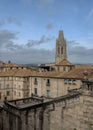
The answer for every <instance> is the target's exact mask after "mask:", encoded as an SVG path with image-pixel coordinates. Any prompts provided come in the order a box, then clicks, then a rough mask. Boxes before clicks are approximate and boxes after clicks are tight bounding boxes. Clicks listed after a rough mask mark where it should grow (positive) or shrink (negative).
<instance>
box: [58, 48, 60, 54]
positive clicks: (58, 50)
mask: <svg viewBox="0 0 93 130" xmlns="http://www.w3.org/2000/svg"><path fill="white" fill-rule="evenodd" d="M58 54H60V47H59V46H58Z"/></svg>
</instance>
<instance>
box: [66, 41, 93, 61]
mask: <svg viewBox="0 0 93 130" xmlns="http://www.w3.org/2000/svg"><path fill="white" fill-rule="evenodd" d="M67 54H68V58H69V59H70V61H72V62H73V63H93V61H92V60H91V59H92V56H93V48H91V49H88V48H86V47H84V46H81V45H80V43H78V42H75V41H73V42H71V44H70V45H69V46H68V53H67Z"/></svg>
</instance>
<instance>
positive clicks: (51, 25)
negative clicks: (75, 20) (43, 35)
mask: <svg viewBox="0 0 93 130" xmlns="http://www.w3.org/2000/svg"><path fill="white" fill-rule="evenodd" d="M53 27H54V26H53V24H52V23H49V24H47V25H46V29H47V30H51V29H53Z"/></svg>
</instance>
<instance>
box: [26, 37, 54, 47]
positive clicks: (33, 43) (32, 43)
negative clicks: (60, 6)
mask: <svg viewBox="0 0 93 130" xmlns="http://www.w3.org/2000/svg"><path fill="white" fill-rule="evenodd" d="M53 38H54V37H46V36H45V35H43V36H42V37H41V38H40V40H28V43H27V44H26V46H27V47H32V46H38V45H41V44H45V43H48V42H49V41H51V40H53Z"/></svg>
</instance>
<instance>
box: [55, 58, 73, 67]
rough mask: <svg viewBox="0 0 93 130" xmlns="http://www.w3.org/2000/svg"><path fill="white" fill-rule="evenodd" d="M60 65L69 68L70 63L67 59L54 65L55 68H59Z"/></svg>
mask: <svg viewBox="0 0 93 130" xmlns="http://www.w3.org/2000/svg"><path fill="white" fill-rule="evenodd" d="M61 65H63V66H65V65H66V66H71V65H72V63H70V62H69V61H68V60H67V59H64V60H62V61H61V62H59V63H57V64H56V66H61Z"/></svg>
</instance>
